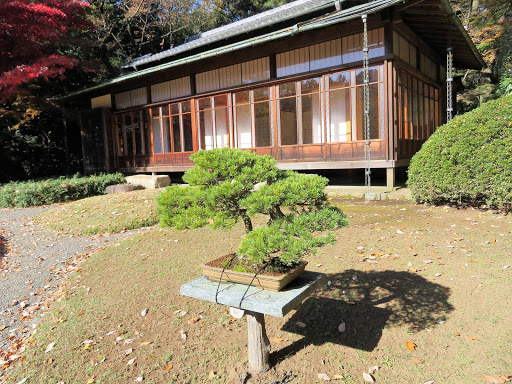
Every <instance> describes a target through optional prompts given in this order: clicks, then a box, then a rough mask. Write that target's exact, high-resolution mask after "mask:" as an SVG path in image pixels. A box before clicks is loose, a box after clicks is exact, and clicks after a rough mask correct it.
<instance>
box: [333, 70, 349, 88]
mask: <svg viewBox="0 0 512 384" xmlns="http://www.w3.org/2000/svg"><path fill="white" fill-rule="evenodd" d="M349 86H350V72H341V73H335V74H333V75H330V76H329V88H330V89H332V88H341V87H349Z"/></svg>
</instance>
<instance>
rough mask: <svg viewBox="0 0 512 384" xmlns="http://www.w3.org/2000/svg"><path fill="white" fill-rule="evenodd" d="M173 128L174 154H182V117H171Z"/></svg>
mask: <svg viewBox="0 0 512 384" xmlns="http://www.w3.org/2000/svg"><path fill="white" fill-rule="evenodd" d="M171 127H172V140H173V144H174V148H173V149H174V152H181V129H180V116H179V115H176V116H172V117H171Z"/></svg>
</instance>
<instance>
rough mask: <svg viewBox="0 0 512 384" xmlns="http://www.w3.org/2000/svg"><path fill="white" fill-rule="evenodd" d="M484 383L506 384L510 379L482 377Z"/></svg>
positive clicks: (505, 377) (504, 377)
mask: <svg viewBox="0 0 512 384" xmlns="http://www.w3.org/2000/svg"><path fill="white" fill-rule="evenodd" d="M482 378H483V379H484V380H485V381H488V382H490V383H508V382H510V379H509V378H508V377H507V376H482Z"/></svg>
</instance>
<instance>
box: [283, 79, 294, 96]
mask: <svg viewBox="0 0 512 384" xmlns="http://www.w3.org/2000/svg"><path fill="white" fill-rule="evenodd" d="M296 92H297V91H296V90H295V82H292V83H285V84H281V85H280V86H279V96H280V97H285V96H294V95H295V94H296Z"/></svg>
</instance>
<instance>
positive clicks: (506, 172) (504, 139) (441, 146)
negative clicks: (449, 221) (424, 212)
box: [408, 96, 512, 211]
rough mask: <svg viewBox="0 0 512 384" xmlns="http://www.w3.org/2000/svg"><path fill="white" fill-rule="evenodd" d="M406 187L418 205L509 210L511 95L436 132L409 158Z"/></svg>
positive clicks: (511, 201)
mask: <svg viewBox="0 0 512 384" xmlns="http://www.w3.org/2000/svg"><path fill="white" fill-rule="evenodd" d="M408 186H409V187H410V189H411V193H412V196H413V198H414V199H415V200H416V201H417V202H425V203H431V204H445V203H448V204H456V205H466V204H470V205H475V206H476V205H481V204H486V205H488V206H490V207H491V208H495V209H502V210H507V211H508V210H510V209H511V204H512V96H504V97H502V98H500V99H497V100H493V101H489V102H488V103H485V104H483V105H482V106H481V107H480V108H477V109H474V110H473V111H470V112H468V113H465V114H463V115H461V116H457V117H456V118H454V119H453V120H452V121H450V122H449V123H447V124H445V125H443V126H442V127H440V128H439V129H438V130H437V131H436V132H435V133H434V134H433V135H432V136H431V137H430V138H429V139H428V140H427V141H426V142H425V144H423V147H422V148H421V150H420V151H419V152H418V153H417V154H416V155H415V156H414V157H413V158H412V160H411V164H410V167H409V180H408Z"/></svg>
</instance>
